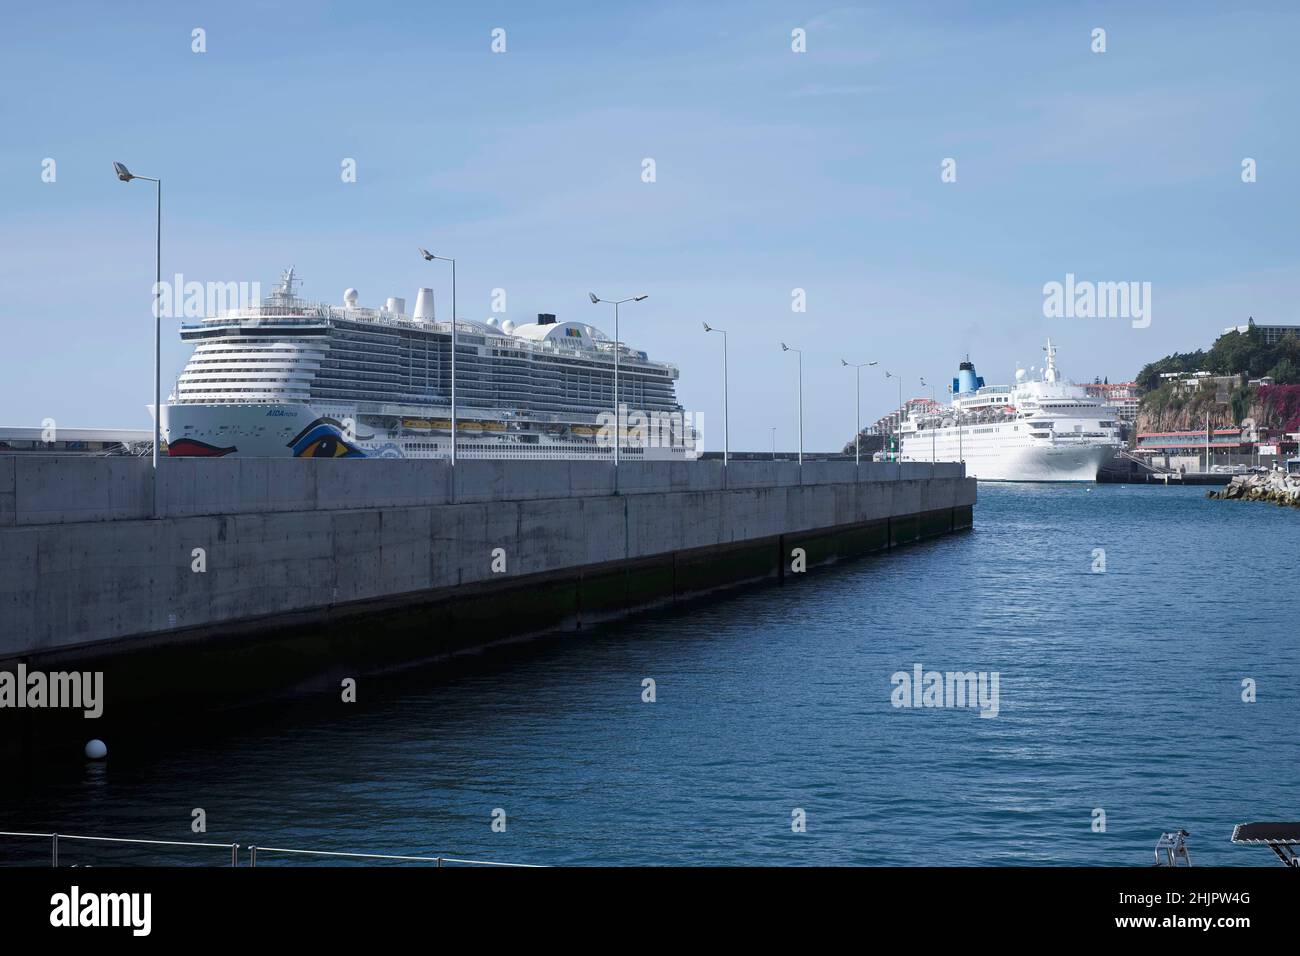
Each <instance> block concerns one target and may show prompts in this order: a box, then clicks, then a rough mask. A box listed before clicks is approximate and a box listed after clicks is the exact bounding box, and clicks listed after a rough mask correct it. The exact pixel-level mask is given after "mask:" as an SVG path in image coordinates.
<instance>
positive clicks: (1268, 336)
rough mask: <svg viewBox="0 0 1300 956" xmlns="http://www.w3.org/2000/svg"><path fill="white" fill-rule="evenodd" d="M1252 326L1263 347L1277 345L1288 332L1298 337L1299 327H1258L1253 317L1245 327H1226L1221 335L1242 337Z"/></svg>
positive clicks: (1293, 325) (1299, 333)
mask: <svg viewBox="0 0 1300 956" xmlns="http://www.w3.org/2000/svg"><path fill="white" fill-rule="evenodd" d="M1252 326H1253V327H1254V328H1255V331H1257V332H1258V333H1259V336H1260V341H1261V342H1263V343H1264V344H1265V345H1277V343H1278V342H1280V341H1282V336H1284V335H1286V334H1287V333H1288V332H1294V333H1295V334H1296V335H1300V325H1295V324H1292V325H1260V324H1259V323H1257V322H1256V321H1255V319H1254V317H1253V316H1252V317H1251V318H1250V319H1249V320H1248V321H1247V323H1246V324H1245V325H1230V326H1228V327H1227V328H1226V329H1224V330H1223V334H1224V335H1227V334H1228V333H1229V332H1240V333H1242V334H1243V335H1244V334H1245V333H1247V332H1249V331H1250V329H1251V327H1252Z"/></svg>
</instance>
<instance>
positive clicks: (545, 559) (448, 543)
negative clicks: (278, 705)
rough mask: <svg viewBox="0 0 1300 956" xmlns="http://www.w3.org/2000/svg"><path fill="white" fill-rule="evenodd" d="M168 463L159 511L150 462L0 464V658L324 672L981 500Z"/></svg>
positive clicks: (443, 648)
mask: <svg viewBox="0 0 1300 956" xmlns="http://www.w3.org/2000/svg"><path fill="white" fill-rule="evenodd" d="M162 466H163V467H162V469H161V473H160V477H161V485H160V501H161V507H160V511H161V515H160V516H159V517H153V516H151V514H150V509H151V505H152V492H151V481H152V470H151V468H150V465H149V462H148V461H145V460H137V459H128V458H115V459H85V458H75V459H73V458H55V457H21V456H9V457H0V620H3V622H4V626H3V632H2V633H0V667H2V666H3V665H4V663H5V662H14V661H17V660H22V661H24V662H26V663H27V664H28V666H29V667H44V668H46V669H54V668H57V667H63V668H70V667H74V666H76V667H83V666H89V665H90V664H95V665H96V666H110V665H111V664H112V662H113V661H115V660H116V661H119V662H120V661H123V660H126V661H129V662H130V667H125V666H117V667H111V669H112V670H113V671H114V672H115V676H114V678H113V680H112V681H110V682H109V692H108V693H109V699H110V707H111V706H112V700H113V699H114V698H116V699H117V700H118V701H119V702H121V701H124V700H127V699H137V698H140V697H150V696H155V695H157V694H158V693H161V691H160V689H159V687H158V686H157V680H158V678H159V675H160V674H161V673H164V672H165V673H166V674H167V675H168V677H167V681H165V683H167V686H168V687H169V688H170V690H171V691H172V692H174V693H190V692H192V691H194V690H196V686H194V685H196V684H197V683H201V682H203V681H205V680H207V681H220V680H227V679H228V675H225V676H222V675H223V672H224V671H223V666H222V665H223V664H229V662H230V660H231V659H232V658H231V655H232V654H233V653H234V651H233V650H232V648H241V650H240V651H239V654H240V655H241V656H240V662H241V670H240V682H241V683H243V682H245V681H250V680H252V678H251V676H250V673H249V670H250V669H249V668H248V667H247V664H248V663H249V658H247V657H246V656H243V655H244V653H245V651H246V650H247V648H249V647H255V648H259V649H261V650H263V651H267V649H268V648H270V647H272V645H273V644H274V645H275V647H276V649H275V650H274V651H267V653H270V654H271V655H272V657H274V658H276V659H283V660H288V659H290V658H292V659H293V660H294V661H299V662H304V663H307V662H312V663H315V664H317V665H319V667H320V668H322V669H325V670H332V669H334V668H335V667H336V665H340V664H344V663H346V665H347V666H351V665H352V664H353V663H355V662H356V661H357V660H358V657H359V655H364V657H365V658H366V659H367V660H378V661H380V662H387V663H399V662H402V661H407V660H416V659H424V658H436V657H437V656H439V655H443V654H447V653H452V652H455V651H458V650H464V649H467V648H472V647H475V646H478V645H482V644H485V643H489V642H492V641H497V640H501V639H506V638H512V637H518V636H520V635H524V634H530V633H536V632H542V631H553V630H562V629H566V628H579V627H582V626H584V625H587V624H590V623H591V622H594V621H599V620H603V619H607V618H610V617H615V616H618V615H622V614H626V613H629V612H631V611H635V610H637V609H638V608H644V607H648V606H653V605H655V604H659V603H663V602H672V601H676V600H680V599H683V598H688V597H691V596H694V595H699V594H702V593H707V592H708V591H710V590H713V589H716V588H722V587H728V586H732V585H735V584H738V583H741V582H744V581H752V580H759V579H764V578H771V579H781V578H783V577H787V576H789V575H791V574H794V573H797V571H796V570H795V569H796V568H798V567H799V564H800V558H799V554H798V553H797V551H796V549H801V551H802V554H803V559H802V560H803V561H804V562H806V566H807V567H815V566H816V565H818V564H821V563H825V562H827V561H833V560H836V559H838V558H843V557H849V556H854V555H858V554H863V553H867V552H870V551H873V550H880V549H885V548H889V547H893V546H896V545H900V544H905V543H907V542H910V541H915V540H918V539H921V538H926V537H932V536H935V535H941V534H946V533H949V532H952V531H956V530H961V529H964V528H968V527H970V524H971V514H972V511H971V509H972V505H973V504H974V502H975V481H974V479H969V478H964V477H961V466H960V465H951V464H950V465H944V464H940V465H935V466H933V467H932V466H930V465H919V464H903V465H895V464H888V463H870V462H868V463H863V464H862V465H860V466H855V465H854V464H853V463H852V462H839V461H836V462H809V463H807V464H805V465H804V466H803V467H802V468H800V467H799V466H798V465H797V464H796V463H793V462H733V463H731V464H730V465H729V466H728V467H727V468H725V469H724V468H723V466H722V463H721V462H714V461H700V462H638V463H624V464H623V465H620V466H619V468H618V474H617V477H616V476H615V469H614V468H613V467H612V465H610V464H608V463H600V462H567V461H500V460H494V461H481V460H470V461H462V462H460V463H458V464H457V465H456V467H455V468H454V469H452V468H451V467H450V466H449V465H448V464H447V463H445V462H442V461H382V460H380V461H346V460H345V461H313V460H299V459H247V460H241V459H224V460H222V459H217V460H203V459H179V460H175V461H164V462H163V463H162ZM616 482H617V484H616ZM272 638H273V640H272ZM255 669H257V670H258V671H259V672H262V671H267V672H268V673H269V671H271V670H275V668H264V667H262V666H261V664H259V665H258V667H257V668H255ZM224 670H228V667H227V668H225V669H224ZM278 679H279V678H276V679H275V680H278ZM275 680H272V679H269V678H268V680H267V683H266V686H265V687H263V688H252V689H254V690H259V689H265V690H268V691H269V690H271V689H272V688H273V687H274V685H275ZM253 683H256V682H255V681H253ZM223 686H224V687H226V688H227V689H228V688H229V684H228V683H226V684H224V685H223Z"/></svg>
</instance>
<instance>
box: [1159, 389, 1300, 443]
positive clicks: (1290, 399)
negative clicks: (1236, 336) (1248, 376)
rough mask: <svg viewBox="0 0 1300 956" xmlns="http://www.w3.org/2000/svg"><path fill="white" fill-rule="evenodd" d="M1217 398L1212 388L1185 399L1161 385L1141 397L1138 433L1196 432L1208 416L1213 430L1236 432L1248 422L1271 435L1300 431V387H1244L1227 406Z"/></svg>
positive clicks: (1232, 394) (1201, 427)
mask: <svg viewBox="0 0 1300 956" xmlns="http://www.w3.org/2000/svg"><path fill="white" fill-rule="evenodd" d="M1217 397H1218V396H1217V395H1216V392H1215V389H1214V388H1213V386H1205V387H1203V388H1202V389H1201V390H1200V391H1197V392H1194V393H1192V394H1190V395H1185V394H1179V393H1178V392H1177V391H1176V390H1175V389H1174V387H1173V386H1172V385H1170V384H1166V385H1163V386H1161V387H1160V388H1157V389H1155V390H1154V391H1152V392H1148V393H1147V394H1146V395H1144V396H1143V398H1142V407H1141V409H1140V410H1139V412H1138V420H1137V430H1138V432H1139V433H1142V432H1179V431H1199V430H1201V429H1203V428H1205V416H1206V414H1207V413H1208V414H1209V416H1210V425H1211V427H1213V428H1235V427H1237V426H1238V425H1240V424H1241V423H1242V422H1243V421H1245V420H1246V419H1248V418H1249V419H1254V422H1255V425H1256V427H1257V428H1267V429H1269V431H1270V433H1272V434H1277V433H1279V432H1293V431H1297V430H1300V385H1265V386H1260V387H1257V388H1250V387H1248V386H1243V387H1241V388H1237V389H1234V390H1233V391H1231V392H1230V393H1228V396H1227V397H1228V401H1227V403H1226V404H1220V403H1219V402H1218V401H1217V400H1216V399H1217Z"/></svg>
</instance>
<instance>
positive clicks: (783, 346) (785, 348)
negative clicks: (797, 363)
mask: <svg viewBox="0 0 1300 956" xmlns="http://www.w3.org/2000/svg"><path fill="white" fill-rule="evenodd" d="M781 351H782V352H788V351H790V346H788V345H786V344H785V343H784V342H782V343H781Z"/></svg>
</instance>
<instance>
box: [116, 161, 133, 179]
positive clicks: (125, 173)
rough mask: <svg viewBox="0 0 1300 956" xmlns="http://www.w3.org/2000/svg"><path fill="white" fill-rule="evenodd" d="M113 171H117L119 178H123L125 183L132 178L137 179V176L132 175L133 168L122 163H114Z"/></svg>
mask: <svg viewBox="0 0 1300 956" xmlns="http://www.w3.org/2000/svg"><path fill="white" fill-rule="evenodd" d="M113 172H115V173H117V178H118V179H120V180H122V182H124V183H129V182H130V181H131V180H133V179H135V177H134V176H133V175H131V170H129V169H127V168H126V167H125V166H123V165H122V164H121V163H114V164H113Z"/></svg>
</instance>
